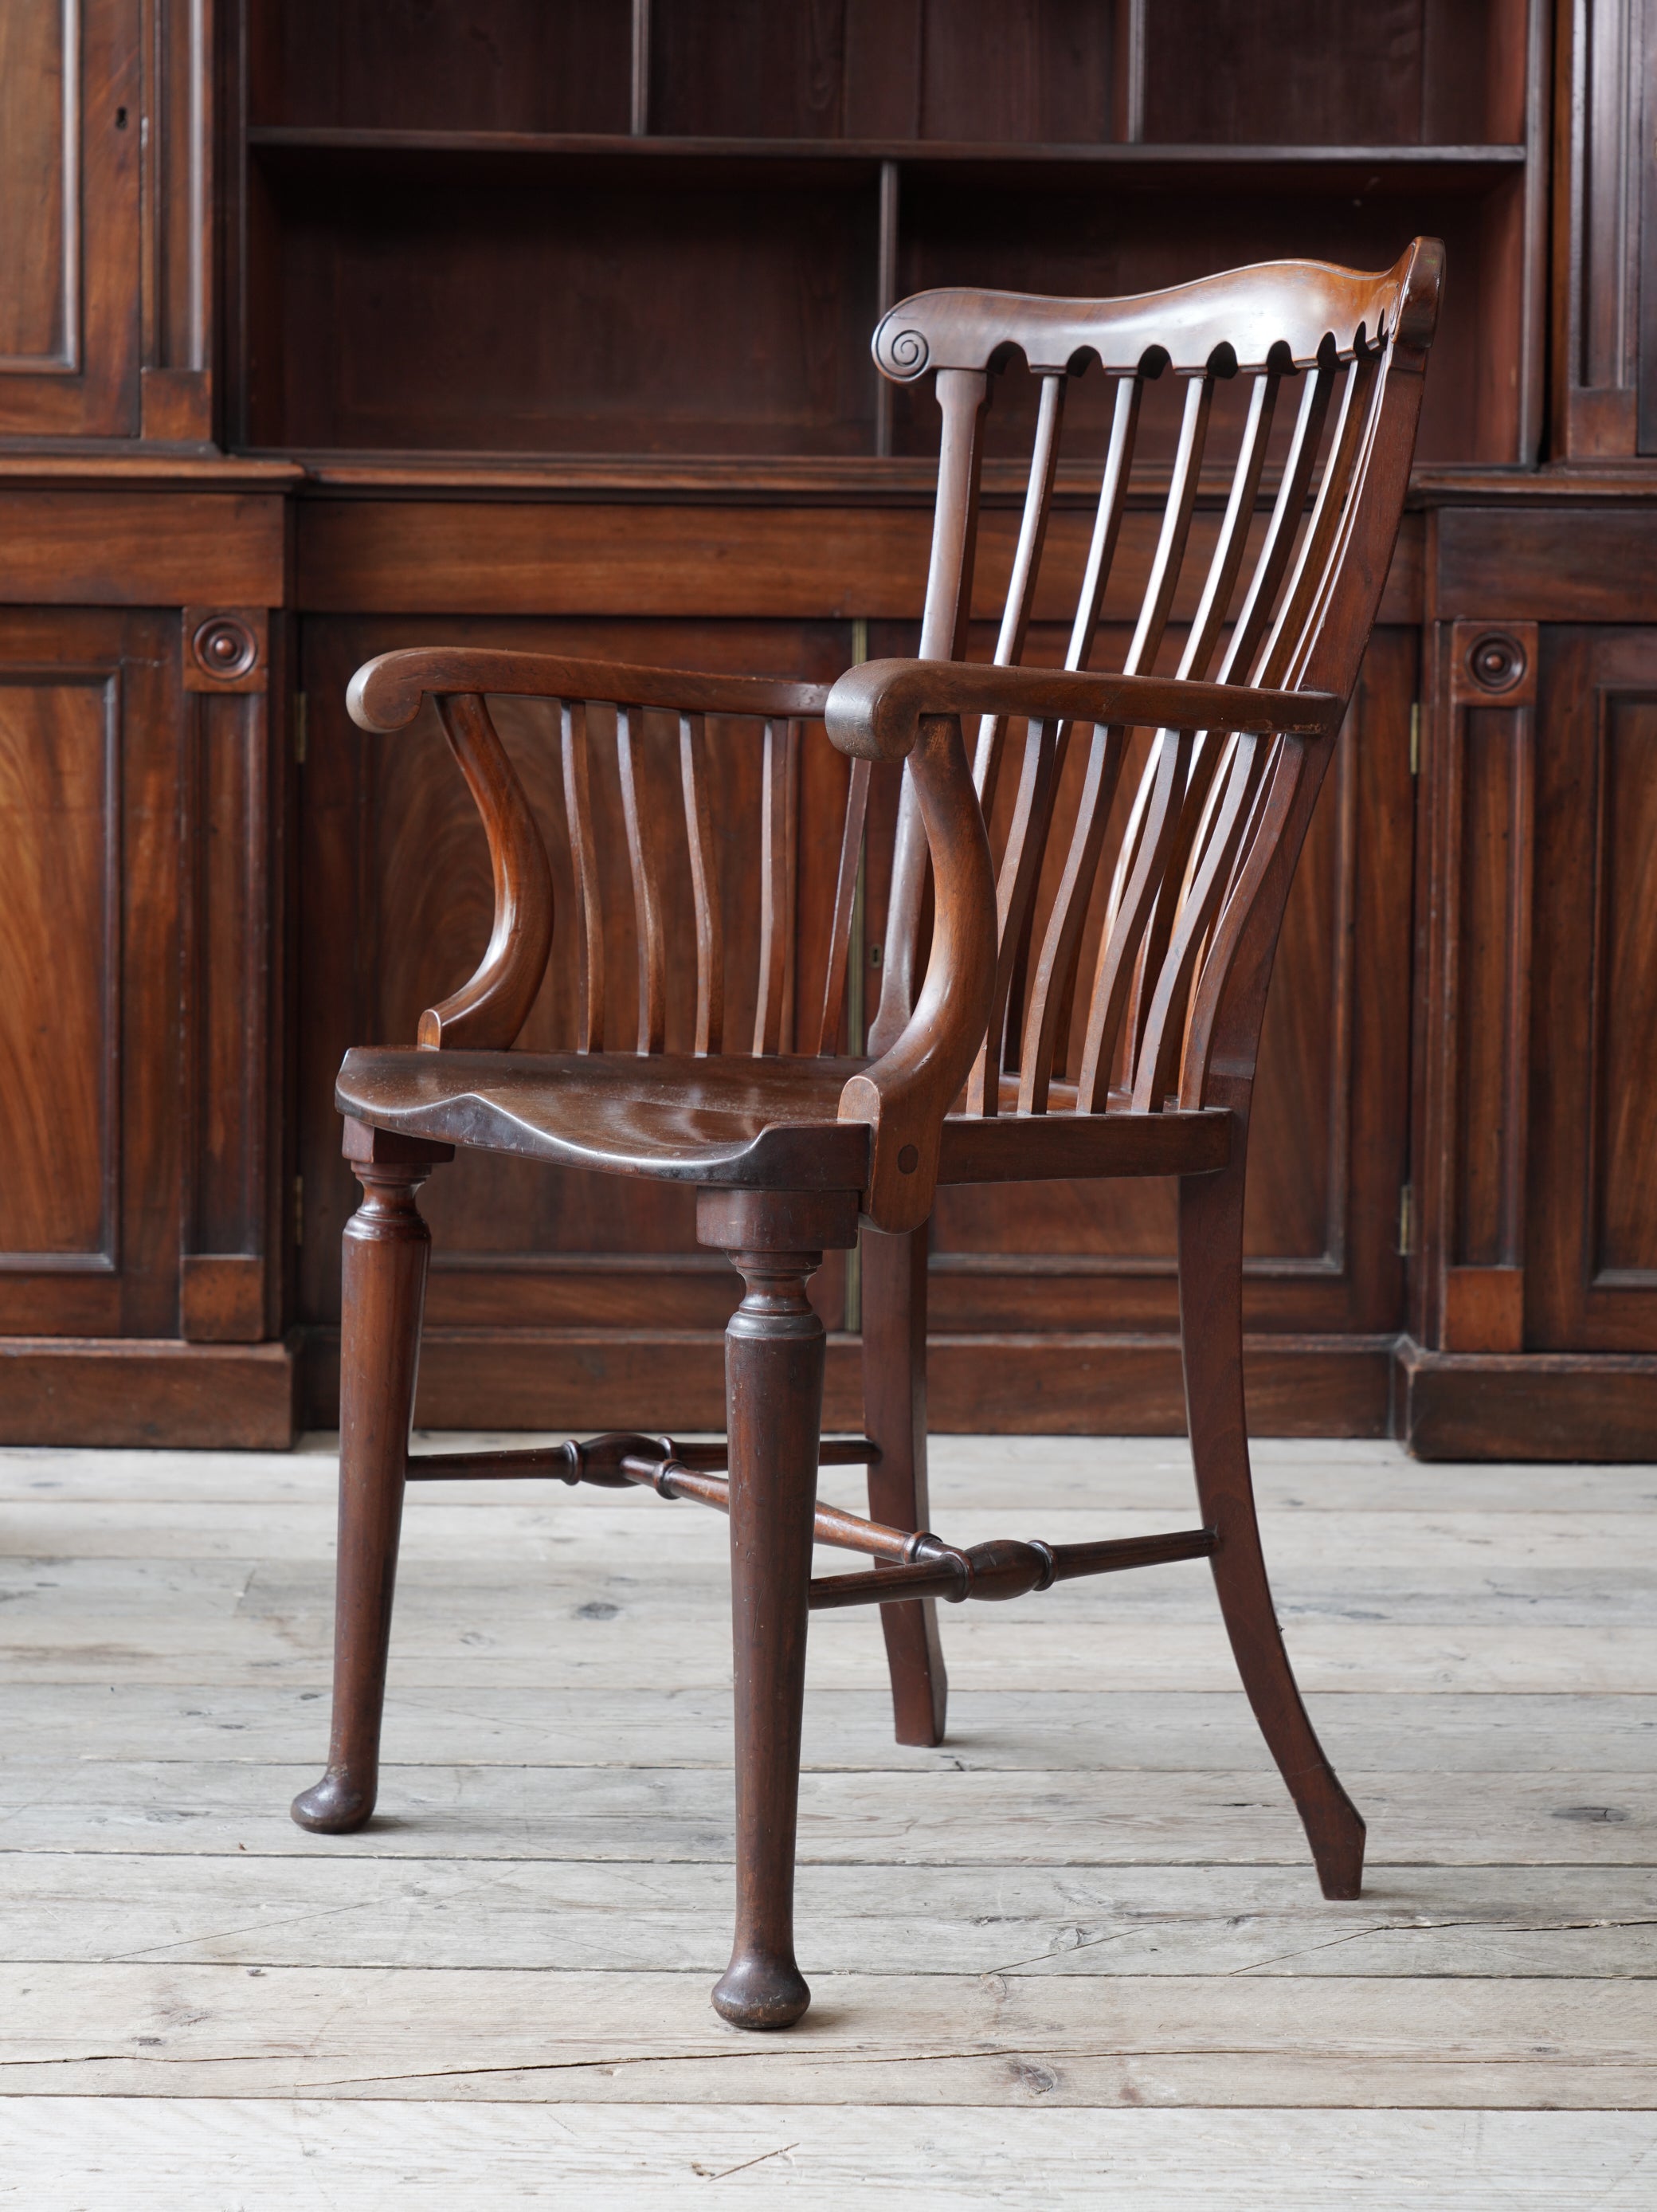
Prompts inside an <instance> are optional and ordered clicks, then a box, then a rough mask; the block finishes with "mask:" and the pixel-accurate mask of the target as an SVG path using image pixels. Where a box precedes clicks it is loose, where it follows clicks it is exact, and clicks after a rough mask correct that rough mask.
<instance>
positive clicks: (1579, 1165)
mask: <svg viewBox="0 0 1657 2212" xmlns="http://www.w3.org/2000/svg"><path fill="white" fill-rule="evenodd" d="M1538 723H1539V726H1538V734H1537V792H1536V854H1535V868H1536V879H1537V882H1538V884H1539V885H1545V886H1548V887H1549V890H1550V895H1549V896H1544V897H1542V898H1539V902H1538V906H1537V910H1536V916H1535V921H1534V927H1533V968H1532V991H1533V1022H1532V1035H1531V1056H1530V1113H1531V1123H1532V1144H1531V1148H1530V1164H1529V1178H1528V1187H1527V1203H1528V1211H1529V1219H1528V1224H1527V1294H1526V1341H1527V1345H1529V1346H1535V1347H1536V1348H1538V1349H1539V1350H1552V1349H1558V1350H1562V1351H1563V1350H1566V1349H1582V1350H1602V1351H1616V1352H1646V1351H1648V1350H1649V1349H1650V1348H1651V1347H1652V1346H1654V1345H1657V1177H1654V1169H1653V1159H1652V1147H1651V1142H1650V1119H1651V1115H1650V1099H1651V1068H1652V1066H1653V1062H1654V1055H1657V997H1654V991H1653V986H1652V977H1653V975H1654V973H1657V925H1654V920H1653V917H1654V914H1657V896H1654V891H1657V886H1654V878H1653V865H1654V864H1653V858H1652V852H1653V848H1652V846H1651V844H1650V842H1649V839H1650V837H1651V835H1652V831H1653V829H1654V826H1657V633H1654V632H1652V631H1650V630H1630V629H1611V628H1599V627H1595V628H1588V629H1558V630H1556V631H1547V630H1545V631H1544V633H1543V654H1542V671H1541V690H1540V701H1539V716H1538Z"/></svg>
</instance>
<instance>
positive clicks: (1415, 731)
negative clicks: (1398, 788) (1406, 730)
mask: <svg viewBox="0 0 1657 2212" xmlns="http://www.w3.org/2000/svg"><path fill="white" fill-rule="evenodd" d="M1410 773H1411V775H1420V774H1421V702H1420V700H1419V699H1411V702H1410Z"/></svg>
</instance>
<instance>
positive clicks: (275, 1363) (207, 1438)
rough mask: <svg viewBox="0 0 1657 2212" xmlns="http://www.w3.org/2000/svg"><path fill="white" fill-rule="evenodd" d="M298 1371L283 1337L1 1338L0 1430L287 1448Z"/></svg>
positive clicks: (32, 1439) (181, 1445) (26, 1436)
mask: <svg viewBox="0 0 1657 2212" xmlns="http://www.w3.org/2000/svg"><path fill="white" fill-rule="evenodd" d="M296 1372H297V1369H296V1363H295V1361H294V1355H293V1353H292V1352H291V1351H290V1350H289V1348H288V1346H287V1345H285V1344H236V1345H230V1344H180V1343H179V1342H177V1341H176V1340H173V1339H171V1338H166V1337H159V1338H157V1337H149V1338H137V1337H135V1338H128V1339H126V1340H117V1339H113V1338H106V1339H104V1340H100V1341H91V1340H76V1339H75V1338H73V1337H69V1338H64V1337H55V1338H53V1337H38V1336H33V1337H32V1336H0V1434H3V1435H4V1437H5V1438H6V1441H7V1442H8V1443H17V1444H111V1445H116V1444H124V1445H139V1446H143V1445H150V1446H161V1445H164V1446H166V1447H167V1449H170V1450H185V1451H189V1450H199V1451H286V1450H288V1448H289V1447H290V1446H291V1445H292V1443H293V1441H294V1385H295V1376H296Z"/></svg>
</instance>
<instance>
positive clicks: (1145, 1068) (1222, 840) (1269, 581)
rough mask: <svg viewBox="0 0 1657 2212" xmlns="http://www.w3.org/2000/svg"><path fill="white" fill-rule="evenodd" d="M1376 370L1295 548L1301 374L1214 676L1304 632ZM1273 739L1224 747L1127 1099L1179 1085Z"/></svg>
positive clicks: (1300, 478)
mask: <svg viewBox="0 0 1657 2212" xmlns="http://www.w3.org/2000/svg"><path fill="white" fill-rule="evenodd" d="M1374 379H1375V361H1374V359H1373V357H1371V358H1369V359H1359V360H1357V361H1354V362H1352V363H1351V364H1350V367H1349V368H1348V369H1347V372H1346V375H1345V379H1344V385H1343V388H1342V392H1341V402H1340V407H1339V410H1338V415H1337V419H1336V422H1335V425H1334V428H1333V430H1332V434H1331V437H1330V443H1329V453H1328V457H1327V459H1326V462H1325V464H1324V470H1323V475H1322V477H1321V480H1320V483H1319V486H1318V492H1317V497H1316V499H1315V501H1314V503H1313V507H1312V512H1311V514H1310V516H1309V518H1308V520H1307V523H1306V527H1305V531H1304V532H1303V534H1302V536H1301V538H1300V540H1299V544H1298V549H1297V550H1296V544H1295V526H1296V524H1297V523H1298V521H1299V520H1300V515H1301V512H1302V509H1303V507H1304V503H1305V496H1306V489H1307V486H1308V482H1309V479H1310V475H1311V470H1312V467H1313V464H1314V459H1315V457H1316V451H1317V446H1318V442H1319V435H1320V431H1321V428H1322V424H1323V420H1324V417H1325V415H1326V410H1327V407H1328V403H1329V398H1330V396H1331V392H1332V381H1333V368H1332V364H1329V363H1324V364H1321V365H1320V368H1319V369H1318V370H1317V371H1316V372H1315V373H1314V375H1312V376H1308V380H1307V389H1306V391H1305V393H1304V395H1303V398H1302V410H1301V418H1300V421H1299V422H1298V423H1297V425H1296V441H1295V445H1294V447H1292V448H1291V452H1290V462H1289V465H1288V466H1287V467H1286V468H1285V471H1284V483H1283V486H1282V488H1281V489H1280V491H1279V495H1278V503H1277V507H1276V510H1275V512H1274V513H1273V516H1272V527H1271V529H1270V531H1269V532H1268V533H1267V541H1266V545H1265V546H1264V547H1263V548H1262V550H1261V555H1260V558H1259V562H1258V563H1257V565H1256V571H1255V577H1254V580H1253V586H1251V590H1250V593H1249V600H1248V604H1247V606H1246V607H1245V610H1244V614H1243V617H1241V618H1240V620H1239V623H1238V626H1237V631H1236V634H1235V635H1234V636H1233V638H1232V641H1231V644H1230V647H1229V650H1228V653H1227V655H1226V659H1225V664H1224V665H1223V668H1222V671H1221V680H1222V681H1224V680H1226V678H1228V677H1229V675H1230V674H1231V673H1232V671H1233V670H1234V669H1237V668H1244V667H1247V665H1248V662H1249V659H1251V658H1252V657H1253V655H1254V653H1255V651H1256V648H1257V647H1259V636H1260V632H1261V630H1262V629H1264V628H1265V625H1266V621H1267V619H1268V617H1269V616H1270V613H1271V609H1272V600H1273V599H1274V598H1275V596H1276V592H1277V588H1278V584H1279V583H1280V581H1281V580H1282V577H1283V575H1284V570H1285V569H1286V568H1288V565H1289V558H1290V552H1291V550H1292V551H1295V553H1296V557H1295V562H1294V567H1293V571H1292V574H1290V580H1289V583H1288V586H1287V587H1286V589H1285V590H1284V602H1283V606H1282V609H1281V611H1279V613H1278V617H1277V620H1276V621H1275V623H1272V630H1271V635H1270V636H1269V637H1268V638H1267V641H1266V644H1265V646H1264V647H1259V658H1258V661H1257V663H1256V669H1257V672H1256V674H1255V676H1254V678H1253V680H1254V681H1256V682H1259V683H1276V682H1279V681H1281V680H1282V678H1283V676H1284V670H1285V666H1286V665H1287V663H1288V662H1289V661H1290V658H1291V657H1292V655H1293V653H1294V652H1295V651H1296V647H1297V646H1298V644H1299V641H1300V639H1301V638H1302V635H1303V634H1304V632H1305V629H1306V627H1307V623H1308V617H1309V614H1310V611H1311V608H1312V605H1313V604H1314V599H1315V597H1316V594H1317V592H1318V590H1319V589H1320V586H1321V583H1322V580H1323V577H1324V575H1325V574H1326V570H1327V567H1328V563H1329V562H1330V560H1331V558H1332V555H1333V551H1334V548H1335V546H1336V544H1337V542H1338V537H1339V533H1340V529H1341V525H1342V521H1343V518H1344V513H1345V512H1346V505H1347V500H1348V496H1349V494H1350V489H1351V485H1352V483H1353V481H1354V478H1355V473H1356V470H1357V460H1358V458H1359V454H1360V453H1361V451H1362V448H1363V442H1364V441H1365V439H1366V437H1367V435H1369V395H1370V392H1371V390H1372V388H1373V384H1374ZM1296 495H1297V496H1296ZM1280 750H1281V748H1280V746H1279V745H1278V744H1272V743H1268V742H1266V741H1265V740H1263V739H1260V738H1253V737H1239V738H1236V739H1235V741H1234V743H1233V744H1232V745H1231V747H1230V748H1229V754H1228V758H1227V763H1226V779H1225V785H1224V788H1223V796H1222V797H1221V798H1220V800H1219V803H1218V804H1217V806H1216V807H1215V808H1214V809H1212V810H1211V817H1210V820H1209V822H1208V823H1206V824H1205V830H1204V839H1205V842H1204V848H1203V852H1202V858H1201V862H1200V865H1199V867H1198V868H1197V870H1196V872H1195V874H1194V876H1193V880H1192V882H1191V884H1190V887H1189V889H1188V890H1187V891H1186V893H1185V896H1184V897H1183V899H1182V901H1181V908H1180V913H1179V919H1178V922H1177V924H1176V927H1174V931H1173V932H1172V933H1171V939H1170V943H1169V945H1168V950H1167V952H1166V954H1165V955H1164V957H1162V960H1161V962H1160V963H1159V969H1158V973H1157V976H1156V987H1155V991H1154V994H1152V995H1151V999H1150V1006H1149V1008H1148V1011H1147V1017H1146V1021H1145V1025H1144V1038H1143V1040H1142V1042H1141V1046H1140V1051H1139V1059H1138V1066H1137V1068H1136V1070H1135V1073H1134V1077H1133V1084H1132V1088H1133V1096H1134V1103H1135V1105H1136V1107H1137V1108H1138V1109H1139V1110H1141V1111H1147V1112H1154V1111H1155V1110H1156V1107H1157V1106H1159V1105H1160V1103H1162V1100H1163V1099H1164V1098H1165V1097H1170V1096H1171V1095H1172V1094H1173V1092H1174V1089H1175V1088H1176V1087H1178V1088H1179V1089H1181V1091H1183V1090H1184V1089H1185V1087H1186V1085H1185V1079H1184V1077H1183V1076H1182V1075H1181V1073H1180V1069H1181V1060H1182V1059H1184V1058H1186V1057H1187V1053H1188V1041H1189V1036H1190V1031H1191V1027H1192V1021H1193V1001H1192V992H1193V984H1194V981H1195V979H1196V977H1197V976H1198V975H1199V973H1200V972H1201V970H1202V968H1203V967H1204V965H1205V963H1206V961H1207V959H1208V957H1209V952H1210V950H1211V945H1212V933H1213V930H1214V923H1215V919H1216V916H1217V913H1218V911H1219V908H1220V906H1221V903H1222V902H1223V899H1224V897H1225V896H1226V895H1227V892H1228V890H1229V888H1230V886H1231V885H1232V884H1234V883H1235V881H1236V880H1237V877H1238V872H1239V871H1240V869H1241V867H1242V866H1243V862H1244V859H1245V857H1246V855H1247V852H1248V850H1249V848H1250V846H1251V845H1252V843H1253V839H1254V837H1255V836H1256V835H1257V834H1258V832H1259V825H1260V823H1262V821H1263V820H1264V818H1265V817H1264V815H1263V811H1262V808H1263V803H1264V798H1265V794H1266V791H1267V789H1268V788H1269V787H1270V785H1271V783H1272V779H1273V775H1274V770H1275V763H1277V761H1278V757H1279V755H1280Z"/></svg>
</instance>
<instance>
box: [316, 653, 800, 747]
mask: <svg viewBox="0 0 1657 2212" xmlns="http://www.w3.org/2000/svg"><path fill="white" fill-rule="evenodd" d="M462 691H469V692H471V693H473V694H475V695H476V696H480V697H481V696H484V695H486V694H491V693H492V694H494V695H495V696H497V697H507V696H515V697H519V698H526V699H594V700H599V701H604V702H613V703H614V704H616V705H617V706H627V707H665V708H671V710H672V712H673V713H675V714H753V715H756V716H761V717H764V716H767V715H777V714H787V715H794V716H797V717H799V718H801V719H809V718H810V717H811V716H813V715H816V714H822V709H823V706H824V703H825V702H826V701H827V699H828V696H829V690H828V686H827V685H826V684H789V683H785V682H784V681H782V680H781V679H780V678H774V677H769V676H703V675H699V674H697V673H696V672H695V671H694V670H690V669H683V668H636V667H634V666H632V665H629V664H628V663H627V662H625V661H619V660H569V659H565V657H564V656H563V654H562V653H505V652H496V651H494V650H492V649H491V648H489V647H485V646H469V645H440V646H430V647H427V646H418V647H409V648H407V649H406V650H404V652H401V653H381V654H380V656H379V659H377V660H370V661H367V662H365V663H364V665H362V666H361V668H359V669H358V671H357V672H356V674H355V676H354V677H353V678H351V686H350V689H349V691H348V692H347V693H346V695H345V703H346V706H347V707H348V708H349V710H350V716H351V720H353V721H354V722H355V724H356V726H357V727H358V728H359V729H361V730H379V731H388V730H403V729H406V728H407V727H408V726H409V724H410V722H412V721H413V720H414V718H415V716H416V714H418V713H419V712H420V702H421V701H422V699H423V698H424V697H426V696H427V695H428V693H432V694H435V695H437V696H444V695H446V694H447V695H452V694H454V693H456V692H462Z"/></svg>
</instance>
